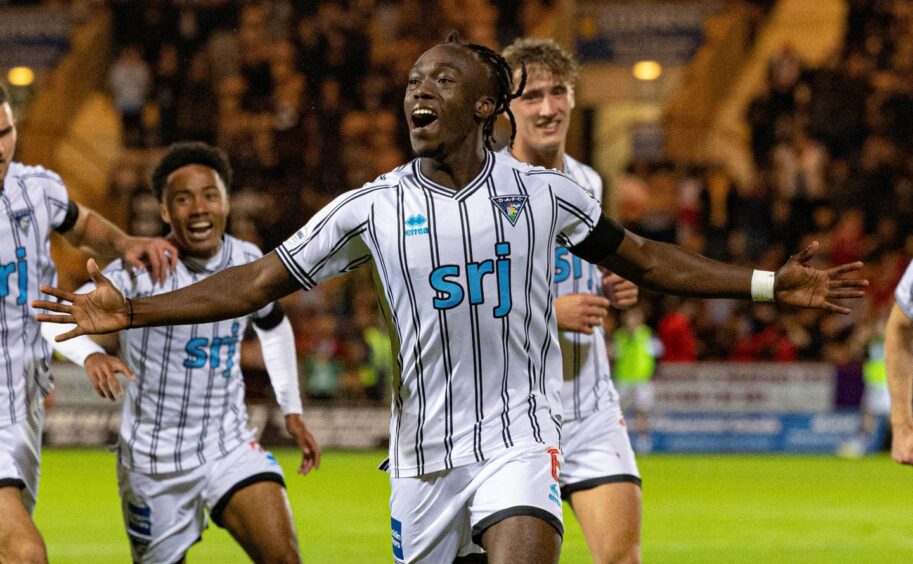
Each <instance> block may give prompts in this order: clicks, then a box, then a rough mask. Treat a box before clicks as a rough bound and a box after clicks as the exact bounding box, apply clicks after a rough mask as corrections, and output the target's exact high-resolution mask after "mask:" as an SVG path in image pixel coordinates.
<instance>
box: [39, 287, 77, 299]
mask: <svg viewBox="0 0 913 564" xmlns="http://www.w3.org/2000/svg"><path fill="white" fill-rule="evenodd" d="M41 293H42V294H47V295H49V296H54V297H55V298H57V299H58V300H66V301H68V302H72V301H73V300H75V299H76V294H74V293H73V292H64V291H63V290H61V289H60V288H55V287H53V286H48V285H47V284H42V286H41Z"/></svg>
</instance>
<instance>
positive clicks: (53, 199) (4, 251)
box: [0, 162, 70, 427]
mask: <svg viewBox="0 0 913 564" xmlns="http://www.w3.org/2000/svg"><path fill="white" fill-rule="evenodd" d="M69 202H70V200H69V197H68V196H67V188H66V186H64V184H63V181H62V180H61V179H60V177H59V176H58V175H57V174H55V173H53V172H51V171H49V170H46V169H44V168H42V167H40V166H26V165H23V164H21V163H18V162H11V163H10V166H9V169H8V172H7V174H6V178H4V180H3V191H2V192H0V340H2V343H0V427H3V426H6V425H10V424H13V423H17V422H19V421H22V420H23V419H24V418H25V416H26V413H27V408H28V402H29V401H30V400H31V399H32V398H33V397H35V389H36V387H37V388H38V389H39V390H40V391H41V392H42V394H43V395H46V394H47V393H48V391H49V390H50V387H51V375H50V368H49V361H50V359H51V349H50V346H49V345H48V343H47V342H46V341H45V340H44V339H43V338H42V337H41V325H40V324H39V323H38V322H37V321H35V315H36V313H37V312H36V311H34V310H33V309H32V307H31V301H32V300H34V299H37V298H39V297H44V298H47V296H41V295H40V294H39V288H40V287H41V285H42V284H50V285H52V286H56V285H57V269H56V268H55V266H54V263H53V262H52V261H51V242H50V234H51V231H52V230H53V229H56V228H57V227H59V226H60V225H61V224H62V223H63V221H64V218H65V217H66V212H67V206H68V205H69Z"/></svg>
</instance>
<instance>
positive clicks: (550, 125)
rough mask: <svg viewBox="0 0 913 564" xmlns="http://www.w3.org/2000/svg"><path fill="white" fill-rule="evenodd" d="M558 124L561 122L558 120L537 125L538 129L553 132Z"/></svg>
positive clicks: (556, 129)
mask: <svg viewBox="0 0 913 564" xmlns="http://www.w3.org/2000/svg"><path fill="white" fill-rule="evenodd" d="M560 124H561V122H558V121H550V122H546V123H542V124H539V125H538V126H537V127H538V128H539V129H540V130H542V131H544V132H545V133H555V132H557V131H558V126H559V125H560Z"/></svg>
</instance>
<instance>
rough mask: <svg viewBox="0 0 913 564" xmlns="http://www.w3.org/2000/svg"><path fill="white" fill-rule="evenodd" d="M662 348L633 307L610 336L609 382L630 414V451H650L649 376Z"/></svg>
mask: <svg viewBox="0 0 913 564" xmlns="http://www.w3.org/2000/svg"><path fill="white" fill-rule="evenodd" d="M661 349H662V344H661V343H660V342H659V341H658V340H657V339H656V338H655V337H654V336H653V331H652V330H651V329H650V327H649V326H647V325H646V323H644V312H643V310H642V309H641V307H640V306H634V307H632V308H630V309H627V310H625V311H623V312H622V313H621V326H620V327H618V328H617V329H615V331H614V332H613V333H612V343H611V347H610V350H611V351H612V354H613V356H614V359H615V362H614V365H613V367H612V380H613V381H614V382H615V387H616V388H617V389H618V394H619V396H620V398H621V409H622V411H623V412H624V413H627V414H631V413H633V414H634V426H633V428H632V430H633V431H634V433H635V440H634V448H635V449H637V450H638V451H639V452H649V451H650V450H652V441H651V438H650V411H651V410H652V409H653V399H654V390H653V382H652V380H653V374H654V373H655V372H656V359H657V358H658V357H661V356H662V350H661Z"/></svg>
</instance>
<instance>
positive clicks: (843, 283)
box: [827, 278, 869, 288]
mask: <svg viewBox="0 0 913 564" xmlns="http://www.w3.org/2000/svg"><path fill="white" fill-rule="evenodd" d="M868 285H869V281H868V280H866V279H864V278H831V279H830V280H828V281H827V287H828V288H867V287H868Z"/></svg>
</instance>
